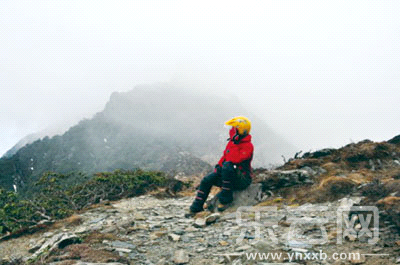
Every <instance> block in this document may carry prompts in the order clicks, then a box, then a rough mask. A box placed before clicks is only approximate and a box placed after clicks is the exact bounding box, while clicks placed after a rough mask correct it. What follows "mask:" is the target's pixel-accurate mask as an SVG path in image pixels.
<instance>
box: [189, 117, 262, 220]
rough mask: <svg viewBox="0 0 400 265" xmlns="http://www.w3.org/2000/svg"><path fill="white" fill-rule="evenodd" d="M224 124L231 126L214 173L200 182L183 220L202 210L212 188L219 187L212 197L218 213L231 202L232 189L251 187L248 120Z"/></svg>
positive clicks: (250, 148)
mask: <svg viewBox="0 0 400 265" xmlns="http://www.w3.org/2000/svg"><path fill="white" fill-rule="evenodd" d="M225 125H228V126H231V128H230V130H229V136H230V137H229V138H228V144H227V145H226V148H225V151H224V153H223V156H222V157H221V159H220V160H219V162H218V164H217V165H216V166H215V169H214V172H212V173H210V174H209V175H207V176H205V177H204V178H203V179H202V181H201V183H200V186H199V188H198V190H197V194H196V198H195V199H194V201H193V203H192V205H191V206H190V209H189V212H188V213H187V214H186V216H187V217H191V216H194V215H195V214H196V213H198V212H201V211H203V204H204V202H205V201H206V200H207V197H208V194H209V192H210V190H211V188H212V186H213V185H215V186H218V187H221V188H222V189H221V191H220V192H219V193H218V194H217V195H216V196H217V198H218V206H217V208H218V211H224V210H225V209H226V208H228V207H229V204H230V203H231V202H232V201H233V196H232V195H233V190H243V189H245V188H247V187H248V186H249V185H250V184H251V181H252V175H251V172H252V169H251V160H252V159H253V151H254V147H253V144H252V143H251V135H250V134H249V133H250V128H251V122H250V120H249V119H248V118H246V117H242V116H239V117H235V118H233V119H231V120H229V121H227V122H225Z"/></svg>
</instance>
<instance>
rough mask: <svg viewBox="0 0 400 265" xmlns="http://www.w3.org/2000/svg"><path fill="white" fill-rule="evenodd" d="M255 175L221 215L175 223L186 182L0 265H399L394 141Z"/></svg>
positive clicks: (36, 237) (79, 220)
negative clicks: (178, 188) (176, 189)
mask: <svg viewBox="0 0 400 265" xmlns="http://www.w3.org/2000/svg"><path fill="white" fill-rule="evenodd" d="M254 173H255V178H254V184H252V185H251V186H250V187H249V188H248V189H247V190H245V191H244V192H240V193H236V194H235V195H234V197H235V198H236V199H235V203H234V204H233V205H232V207H231V208H229V209H228V210H227V211H225V212H223V213H212V212H208V211H206V212H203V213H200V214H198V215H196V216H195V217H194V218H189V219H188V218H185V217H184V213H185V211H186V210H187V209H188V207H189V205H190V203H191V201H192V199H193V197H194V190H195V186H196V185H195V184H193V182H192V180H190V178H189V183H192V184H191V186H190V185H189V186H190V187H189V188H188V189H187V190H184V191H181V192H180V193H178V194H175V191H173V192H172V193H171V191H170V192H167V193H168V194H167V193H166V192H165V191H160V192H156V193H153V194H147V195H143V196H139V197H134V198H128V199H123V200H120V201H116V202H106V203H103V204H100V205H94V206H93V207H91V208H90V209H87V210H85V211H82V212H79V213H76V214H75V215H73V216H71V217H69V218H67V219H65V220H62V221H59V222H57V223H55V224H53V225H51V226H49V227H46V228H45V229H43V230H42V231H39V232H36V233H34V234H31V235H23V236H21V237H19V238H13V239H8V240H3V241H2V242H0V265H3V264H9V265H11V264H13V265H17V264H34V265H39V264H53V265H72V264H81V265H83V264H115V265H117V264H196V265H197V264H237V265H238V264H335V265H338V264H366V265H368V264H400V235H399V233H400V221H399V220H400V136H397V137H395V138H393V139H391V140H389V141H388V142H382V143H374V142H371V141H367V140H366V141H362V142H359V143H357V144H349V145H347V146H345V147H343V148H341V149H324V150H320V151H317V152H313V153H306V154H304V155H303V156H302V157H299V154H296V156H295V158H294V159H291V160H289V161H288V162H287V163H286V164H285V165H283V166H282V167H280V168H278V169H275V170H266V169H257V170H255V172H254ZM178 181H185V180H184V179H180V180H178ZM197 181H198V180H197ZM194 183H196V182H194ZM197 183H198V182H197ZM181 186H183V185H181ZM167 191H168V190H167ZM163 192H164V193H163ZM163 194H164V195H163ZM214 194H215V193H214ZM161 195H162V196H161ZM243 206H244V207H245V208H238V207H243ZM368 207H370V208H368ZM239 213H240V215H239Z"/></svg>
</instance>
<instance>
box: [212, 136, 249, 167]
mask: <svg viewBox="0 0 400 265" xmlns="http://www.w3.org/2000/svg"><path fill="white" fill-rule="evenodd" d="M229 134H230V138H229V142H228V144H227V145H226V148H225V151H224V154H223V156H222V157H221V159H220V160H219V162H218V165H219V166H221V167H222V164H223V163H224V162H232V163H233V164H235V165H237V166H238V168H239V170H240V171H242V172H243V173H247V174H251V160H252V159H253V151H254V146H253V144H252V143H251V135H246V136H245V137H244V138H242V139H240V140H239V141H234V140H233V138H234V137H235V130H231V131H230V132H229Z"/></svg>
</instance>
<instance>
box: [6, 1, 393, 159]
mask: <svg viewBox="0 0 400 265" xmlns="http://www.w3.org/2000/svg"><path fill="white" fill-rule="evenodd" d="M399 13H400V2H399V1H397V0H394V1H365V0H363V1H338V0H335V1H246V2H243V1H240V2H239V1H231V2H229V3H228V2H226V1H220V2H217V3H215V1H198V2H196V3H190V1H189V2H188V1H0V91H1V94H0V126H1V130H0V139H1V140H0V155H1V154H3V153H5V152H6V151H7V150H8V149H9V148H11V147H12V146H13V145H14V144H15V143H16V142H17V141H18V140H20V139H21V138H22V137H24V136H26V135H27V134H30V133H33V132H40V131H43V130H45V131H51V132H52V133H54V132H62V131H63V130H65V129H67V128H68V127H69V126H72V125H74V124H75V123H76V122H78V121H79V120H80V119H82V118H90V117H92V116H93V115H94V114H95V113H96V112H98V111H101V110H102V109H103V108H104V106H105V104H106V102H107V101H108V99H109V97H110V95H111V93H112V92H113V91H129V90H131V89H133V88H134V87H135V86H137V85H141V84H153V83H158V82H178V83H183V84H188V85H187V87H197V89H207V90H208V91H210V95H212V93H214V94H215V93H216V94H219V95H228V94H229V93H232V94H234V95H236V96H237V97H239V99H240V100H241V102H242V104H243V106H244V107H245V108H247V109H249V110H250V111H252V112H254V113H256V114H257V115H258V116H259V117H260V118H261V119H263V120H265V121H266V122H267V124H268V125H269V126H270V127H271V128H273V129H274V130H275V131H276V132H277V133H278V134H280V135H282V136H283V137H285V138H286V139H287V140H288V141H290V142H291V143H293V144H294V145H295V146H297V147H298V149H299V150H303V151H308V150H315V149H318V148H324V147H340V146H343V145H345V144H347V143H349V142H351V141H359V140H362V139H366V138H369V139H371V140H375V141H382V140H387V139H389V138H391V137H393V136H395V135H398V134H400V123H399V120H400V111H399V107H398V106H399V105H400V74H399V73H400V30H399V29H400V19H399V17H398V14H399ZM211 92H212V93H211ZM225 98H226V100H225V101H224V102H221V104H230V103H231V102H230V100H229V96H226V97H225ZM239 114H240V113H238V115H239ZM228 118H230V117H225V118H224V120H221V126H223V125H222V124H223V121H225V119H228ZM253 133H254V132H253Z"/></svg>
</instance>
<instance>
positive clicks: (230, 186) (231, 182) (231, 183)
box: [190, 162, 251, 212]
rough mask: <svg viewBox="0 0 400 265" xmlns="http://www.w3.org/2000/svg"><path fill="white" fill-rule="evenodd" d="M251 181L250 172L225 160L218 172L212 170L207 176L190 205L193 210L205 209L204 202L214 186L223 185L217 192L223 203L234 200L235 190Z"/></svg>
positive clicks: (244, 186)
mask: <svg viewBox="0 0 400 265" xmlns="http://www.w3.org/2000/svg"><path fill="white" fill-rule="evenodd" d="M250 183H251V176H250V174H243V173H242V172H240V171H239V170H238V169H236V168H235V167H234V165H233V164H232V163H231V162H225V163H224V164H223V165H222V168H221V167H217V170H216V172H212V173H210V174H208V175H207V176H205V177H204V178H203V179H202V180H201V182H200V186H199V188H198V190H197V195H196V198H195V200H194V201H193V203H192V206H190V209H191V210H192V211H193V212H199V211H202V210H203V204H204V202H205V201H206V200H207V197H208V194H209V193H210V190H211V188H212V186H213V185H214V186H218V187H221V188H222V190H221V191H220V192H219V193H218V194H217V196H218V200H219V201H220V202H221V203H222V204H227V203H230V202H232V200H233V197H232V193H233V191H234V190H243V189H245V188H247V187H248V186H249V185H250Z"/></svg>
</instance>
